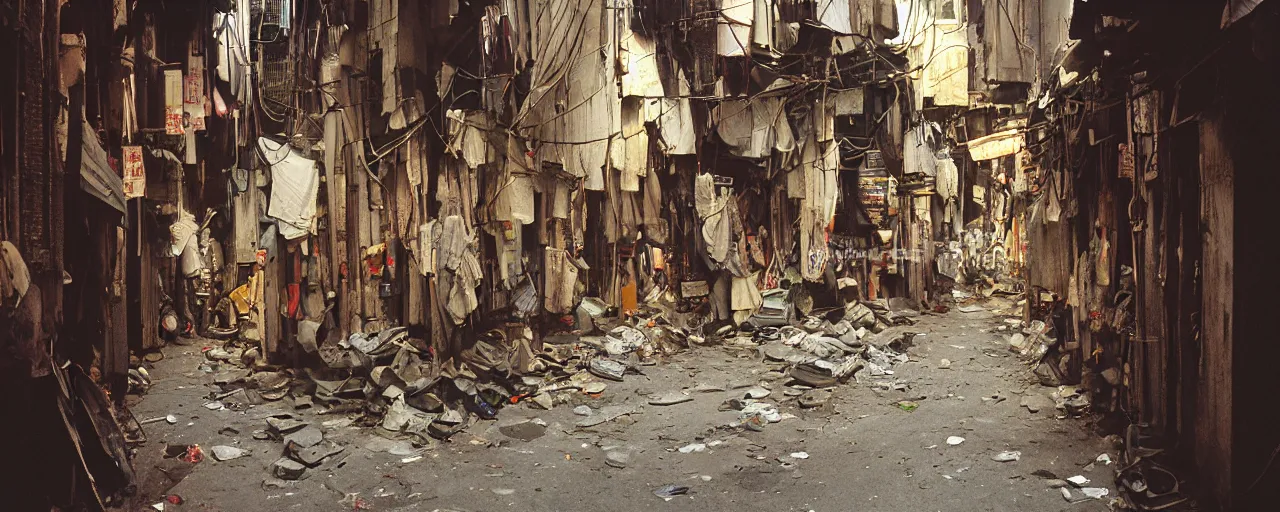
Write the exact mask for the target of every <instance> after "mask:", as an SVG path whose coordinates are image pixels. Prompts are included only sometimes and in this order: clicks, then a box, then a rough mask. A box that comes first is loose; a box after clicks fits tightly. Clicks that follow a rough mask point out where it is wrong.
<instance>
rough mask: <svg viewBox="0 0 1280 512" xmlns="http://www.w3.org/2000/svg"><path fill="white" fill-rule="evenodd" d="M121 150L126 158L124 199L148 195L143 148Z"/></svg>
mask: <svg viewBox="0 0 1280 512" xmlns="http://www.w3.org/2000/svg"><path fill="white" fill-rule="evenodd" d="M120 149H121V151H123V156H124V197H125V198H126V199H133V198H135V197H142V196H143V195H145V194H146V193H147V169H146V168H145V167H143V165H142V146H124V147H122V148H120Z"/></svg>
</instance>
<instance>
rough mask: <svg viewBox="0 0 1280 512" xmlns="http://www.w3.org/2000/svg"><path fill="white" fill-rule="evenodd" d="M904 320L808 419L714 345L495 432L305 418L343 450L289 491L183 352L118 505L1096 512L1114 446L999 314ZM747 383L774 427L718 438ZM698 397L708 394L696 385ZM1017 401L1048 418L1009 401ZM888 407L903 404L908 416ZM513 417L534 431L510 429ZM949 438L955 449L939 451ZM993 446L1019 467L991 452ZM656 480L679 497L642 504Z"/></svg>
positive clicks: (160, 371) (268, 455) (764, 378)
mask: <svg viewBox="0 0 1280 512" xmlns="http://www.w3.org/2000/svg"><path fill="white" fill-rule="evenodd" d="M918 320H919V321H918V323H917V324H916V325H915V326H913V327H911V328H910V330H912V331H914V332H919V333H922V334H921V335H919V336H916V337H915V338H914V340H913V345H912V347H911V348H910V349H909V350H908V352H907V353H908V355H909V356H910V360H909V362H907V363H904V364H899V365H896V366H895V367H894V375H886V376H880V377H872V376H870V375H869V374H868V372H867V371H865V370H864V371H863V372H862V373H859V374H858V382H852V381H851V382H849V383H847V384H844V385H841V386H839V387H837V388H835V389H834V394H833V396H832V397H831V399H830V400H829V401H828V402H827V403H826V404H825V405H822V406H820V407H817V408H810V409H805V408H801V407H800V406H799V405H798V403H797V398H796V397H795V396H793V395H795V392H794V391H788V390H787V389H786V388H785V386H784V381H785V379H782V380H773V381H770V380H768V379H770V378H772V377H774V376H776V374H770V373H769V371H770V370H775V369H778V368H779V366H780V365H779V364H778V363H769V362H765V361H763V360H762V358H761V357H760V356H759V355H757V354H756V351H755V350H753V349H752V348H751V347H749V346H737V345H733V344H729V345H721V346H711V347H698V348H694V349H691V350H689V351H686V352H684V353H681V354H679V355H677V356H674V357H672V358H669V359H668V360H666V361H664V362H662V363H661V364H658V365H655V366H646V367H643V368H642V369H643V371H644V373H645V374H644V375H628V376H627V378H626V381H625V382H621V383H610V384H609V387H608V388H607V389H606V390H605V392H604V393H603V394H602V395H601V396H600V398H591V397H589V396H586V395H581V394H576V395H574V396H573V397H572V399H571V400H570V402H569V403H568V404H564V405H557V406H556V407H555V408H554V409H552V410H542V409H539V408H536V406H534V405H532V404H520V405H515V406H508V407H506V408H504V409H502V410H501V411H500V413H499V415H498V418H497V419H496V420H493V421H482V422H480V423H478V424H475V425H472V426H471V427H470V428H468V429H467V430H466V431H465V432H463V433H461V434H458V435H456V436H454V437H453V438H452V439H451V440H450V441H449V442H436V443H434V444H433V445H430V446H428V447H425V449H420V450H416V451H406V450H407V449H409V448H412V447H409V446H406V445H404V444H403V443H400V444H396V443H394V442H391V441H389V440H387V439H385V438H383V437H380V436H379V435H378V434H377V432H378V430H379V429H378V428H377V427H374V428H360V427H356V426H350V425H344V424H345V423H348V422H347V421H344V420H343V416H341V415H320V414H317V413H316V412H315V409H311V411H310V412H304V413H302V414H301V417H302V419H303V420H305V421H308V422H310V423H311V424H312V425H316V426H321V428H322V430H324V434H325V438H326V439H329V440H333V441H335V442H336V443H338V444H340V445H342V446H343V452H342V453H341V454H339V455H338V456H334V457H331V458H330V459H329V460H328V461H326V462H325V463H324V464H323V465H321V467H319V468H317V469H311V470H309V471H308V472H307V474H306V475H305V477H304V479H302V480H300V481H295V482H281V481H274V480H272V475H271V466H272V464H273V463H274V462H275V461H276V460H278V459H279V458H280V457H281V453H282V450H283V449H284V448H283V445H282V443H281V442H280V441H275V440H257V439H255V437H254V435H253V433H254V431H256V430H262V429H265V428H266V423H265V418H266V417H267V416H270V415H272V414H275V413H279V412H294V411H293V410H292V406H291V405H289V404H286V403H285V402H268V403H266V404H262V405H258V406H255V407H250V408H246V409H244V410H239V411H237V410H232V409H222V410H210V409H207V408H206V407H204V404H206V403H207V402H208V401H209V400H208V397H209V396H210V394H211V393H216V392H217V390H218V388H217V387H216V386H214V385H213V383H212V381H213V377H212V376H211V375H210V374H207V373H205V372H202V371H200V370H198V366H199V364H200V362H201V361H203V358H202V356H201V354H200V348H201V344H199V343H195V344H189V345H186V346H170V347H168V348H167V349H166V350H165V355H166V357H165V359H164V360H162V361H160V362H159V363H157V364H156V365H155V370H154V371H153V372H152V376H153V378H154V379H155V382H156V384H155V386H154V387H153V388H152V389H151V390H150V391H149V392H148V393H147V394H146V395H145V396H143V397H141V399H140V400H138V401H137V403H136V404H134V405H133V412H134V414H135V415H136V416H137V417H138V418H139V419H148V418H158V417H164V416H166V415H170V414H172V415H174V417H175V419H176V422H175V423H172V424H171V423H169V422H167V421H163V420H161V421H158V422H155V423H149V424H147V425H146V427H145V428H146V434H147V436H148V438H149V439H148V441H147V442H146V443H145V444H143V445H141V446H140V447H139V449H138V454H137V457H136V460H135V465H136V468H137V470H138V473H139V476H140V478H141V479H142V484H141V493H142V494H143V496H141V497H140V498H142V499H141V500H139V502H138V503H136V504H134V505H133V509H134V510H153V509H152V506H153V504H154V503H156V502H158V501H160V500H161V499H162V498H163V496H165V495H177V496H181V498H182V500H183V504H181V505H173V504H167V505H166V507H165V508H164V510H168V511H173V510H202V511H268V510H269V511H288V510H300V511H325V510H333V511H339V510H377V511H410V510H422V511H434V510H441V511H450V510H451V511H494V510H539V511H541V510H547V511H553V510H566V511H579V510H582V511H595V510H664V509H665V510H706V511H729V510H732V511H741V510H769V511H791V510H795V511H810V510H812V511H819V512H821V511H849V510H891V511H923V510H929V511H932V510H938V511H944V510H954V511H974V510H1009V511H1026V510H1070V511H1086V510H1106V509H1107V498H1110V497H1114V496H1115V490H1114V484H1113V479H1112V471H1113V469H1114V466H1109V465H1106V464H1103V463H1100V462H1097V461H1096V459H1097V458H1098V457H1099V455H1101V454H1104V453H1109V455H1110V458H1111V459H1112V460H1117V459H1118V457H1117V454H1116V452H1115V451H1114V449H1113V448H1112V447H1110V446H1108V443H1107V442H1106V441H1104V439H1102V438H1100V437H1098V436H1097V435H1095V434H1094V433H1092V432H1091V431H1090V429H1089V427H1088V425H1087V420H1085V419H1067V418H1060V417H1058V414H1059V413H1058V412H1056V411H1055V410H1054V408H1053V405H1052V404H1053V402H1052V400H1051V399H1049V398H1048V397H1049V395H1050V394H1051V393H1052V392H1053V391H1054V389H1053V388H1047V387H1042V386H1040V385H1039V384H1037V383H1035V379H1034V376H1033V375H1032V374H1031V372H1030V370H1029V369H1028V368H1027V367H1026V365H1024V364H1023V363H1022V362H1021V361H1019V359H1018V357H1017V355H1015V354H1013V353H1011V352H1010V351H1009V350H1008V348H1007V342H1006V341H1005V339H1004V337H1003V335H1002V334H1001V333H1000V332H997V331H996V328H997V327H998V326H1000V325H1002V324H1003V317H1000V316H994V315H992V314H991V313H989V312H977V313H962V312H959V311H954V310H953V311H952V312H951V313H948V314H944V315H924V316H922V317H920V318H919V319H918ZM943 359H946V360H948V361H949V362H950V364H949V365H946V364H943V362H942V360H943ZM762 383H763V385H764V386H765V387H768V388H770V395H769V396H768V397H766V398H765V400H766V401H773V402H774V403H777V404H778V405H779V409H780V412H781V413H782V416H783V419H782V420H781V421H779V422H777V423H771V424H768V425H766V426H765V427H764V428H763V430H761V431H752V430H742V429H731V428H726V427H725V425H727V424H729V423H732V422H733V421H734V420H736V419H737V418H738V412H737V411H721V410H720V409H721V407H720V406H721V404H722V403H723V402H725V401H726V400H727V399H730V398H735V397H740V396H741V395H742V394H743V392H744V391H745V390H746V388H745V387H741V388H739V387H738V386H759V385H761V384H762ZM895 384H902V385H897V386H895ZM699 385H701V388H702V389H705V388H724V389H725V390H724V391H694V388H696V387H699ZM735 388H736V389H735ZM904 388H905V389H904ZM682 389H683V390H686V391H687V392H688V393H689V395H690V397H691V398H692V399H693V400H692V401H689V402H685V403H679V404H675V405H668V406H655V405H649V404H648V402H649V398H648V397H649V396H650V395H655V394H657V395H660V394H665V393H668V392H679V391H681V390H682ZM1032 395H1039V396H1042V397H1044V400H1040V399H1039V398H1037V399H1035V401H1039V402H1046V401H1047V404H1048V405H1047V408H1046V409H1043V410H1040V411H1039V412H1037V413H1032V412H1030V410H1029V409H1028V408H1026V407H1024V406H1023V405H1021V404H1022V402H1023V398H1024V397H1025V396H1032ZM902 401H910V402H914V403H915V404H918V406H917V407H916V408H915V409H914V410H910V411H908V410H905V409H910V404H909V403H908V404H903V403H901V402H902ZM579 405H586V406H589V407H590V408H591V409H592V410H593V414H594V415H600V414H602V413H603V412H602V409H603V408H605V407H607V406H627V407H631V406H634V407H635V408H637V409H638V410H637V412H636V413H635V414H631V415H627V416H621V417H618V418H616V419H613V420H611V421H607V422H604V423H601V424H599V425H596V426H593V427H589V428H583V427H578V426H576V424H577V423H579V422H581V421H583V420H584V417H583V416H581V415H579V414H580V413H583V412H585V410H584V409H583V408H581V407H577V413H575V406H579ZM619 409H621V408H617V407H614V408H611V409H610V410H611V411H613V410H619ZM530 420H539V421H537V422H535V423H525V424H521V423H522V422H528V421H530ZM543 423H545V428H544V427H543V425H542V424H543ZM325 425H327V426H325ZM504 427H505V428H504ZM953 436H954V437H957V438H963V442H960V443H959V444H949V442H948V439H949V438H952V437H953ZM524 439H528V440H524ZM955 441H956V439H951V442H953V443H954V442H955ZM167 444H173V445H187V444H199V445H200V446H201V447H202V448H203V449H204V451H205V458H204V460H203V461H202V462H199V463H197V464H194V465H191V464H185V463H181V461H180V460H179V459H175V458H164V452H165V447H166V445H167ZM218 445H225V446H232V447H236V448H240V449H243V450H246V451H247V455H245V456H243V457H241V458H238V459H234V460H229V461H217V460H215V459H214V458H213V457H212V456H211V455H212V454H211V453H210V450H211V447H213V446H218ZM681 448H684V450H681ZM1009 451H1016V452H1020V457H1019V458H1018V459H1017V460H1011V461H1005V462H1000V461H997V460H995V459H996V458H999V456H998V455H999V454H1000V453H1001V452H1009ZM391 452H394V453H391ZM610 452H613V455H612V456H610ZM685 452H688V453H685ZM1006 458H1011V457H1009V456H1008V454H1006ZM1046 472H1048V473H1046ZM1049 473H1052V475H1049ZM1077 475H1080V476H1083V477H1085V478H1088V479H1090V480H1092V483H1090V484H1087V486H1090V487H1105V488H1109V492H1110V494H1109V496H1107V498H1103V499H1101V500H1088V501H1082V502H1077V503H1071V502H1068V500H1066V499H1064V497H1063V495H1062V491H1061V490H1060V489H1055V488H1051V487H1050V485H1049V482H1048V481H1047V480H1046V478H1051V477H1053V476H1056V477H1057V478H1061V479H1066V478H1068V477H1073V476H1077ZM174 481H177V483H176V485H175V484H173V482H174ZM667 485H676V486H684V487H688V491H687V493H686V494H683V495H678V496H675V497H673V498H671V499H669V500H668V499H664V498H662V497H659V496H657V495H655V493H654V491H655V490H657V489H659V488H661V487H663V486H667ZM1074 496H1076V497H1080V496H1081V493H1080V491H1079V490H1078V489H1077V490H1075V493H1074Z"/></svg>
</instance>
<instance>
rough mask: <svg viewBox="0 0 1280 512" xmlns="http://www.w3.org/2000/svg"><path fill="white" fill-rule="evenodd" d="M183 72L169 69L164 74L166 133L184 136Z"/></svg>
mask: <svg viewBox="0 0 1280 512" xmlns="http://www.w3.org/2000/svg"><path fill="white" fill-rule="evenodd" d="M182 92H183V91H182V71H180V70H177V69H168V70H165V72H164V132H165V133H167V134H169V135H184V134H185V133H186V132H185V131H183V129H182V114H183V112H182V106H183V101H182V100H183V94H182Z"/></svg>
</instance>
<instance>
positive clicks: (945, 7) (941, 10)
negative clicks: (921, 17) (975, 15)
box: [933, 0, 960, 23]
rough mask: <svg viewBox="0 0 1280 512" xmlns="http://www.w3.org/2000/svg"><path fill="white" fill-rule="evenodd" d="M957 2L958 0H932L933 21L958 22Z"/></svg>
mask: <svg viewBox="0 0 1280 512" xmlns="http://www.w3.org/2000/svg"><path fill="white" fill-rule="evenodd" d="M959 3H960V2H959V0H933V5H934V12H933V19H934V21H939V22H951V23H958V22H959V21H960V12H959V9H957V8H956V7H957V4H959Z"/></svg>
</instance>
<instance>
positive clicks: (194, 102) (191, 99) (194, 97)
mask: <svg viewBox="0 0 1280 512" xmlns="http://www.w3.org/2000/svg"><path fill="white" fill-rule="evenodd" d="M183 90H184V94H183V110H184V111H185V113H186V114H187V122H186V123H185V124H184V125H183V126H184V127H185V128H186V129H189V130H194V131H197V132H199V131H204V129H205V128H204V73H200V72H195V73H189V74H187V79H186V84H185V87H184V88H183Z"/></svg>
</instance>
